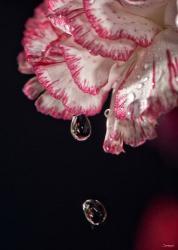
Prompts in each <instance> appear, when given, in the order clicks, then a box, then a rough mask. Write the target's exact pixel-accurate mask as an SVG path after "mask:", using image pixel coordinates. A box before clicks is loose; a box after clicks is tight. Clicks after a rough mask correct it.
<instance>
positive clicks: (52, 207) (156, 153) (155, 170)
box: [0, 0, 178, 250]
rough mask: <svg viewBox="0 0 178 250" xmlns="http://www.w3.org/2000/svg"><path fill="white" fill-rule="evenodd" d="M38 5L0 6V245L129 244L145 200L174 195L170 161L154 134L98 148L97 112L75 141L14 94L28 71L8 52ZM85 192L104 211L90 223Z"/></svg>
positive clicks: (175, 174) (176, 185)
mask: <svg viewBox="0 0 178 250" xmlns="http://www.w3.org/2000/svg"><path fill="white" fill-rule="evenodd" d="M38 3H40V1H35V0H33V1H32V0H28V1H27V0H25V1H20V0H19V1H18V0H11V1H10V0H4V1H1V4H0V6H1V7H0V8H1V14H0V18H1V22H0V25H1V29H0V37H1V38H0V40H1V43H2V44H1V47H0V49H1V50H0V55H1V61H0V63H1V64H0V66H1V67H0V68H1V86H2V88H1V101H2V105H1V127H2V128H1V140H0V143H1V165H0V229H1V232H0V249H11V250H12V249H23V250H28V249H30V250H32V249H38V250H43V249H50V250H53V249H61V250H73V249H77V250H80V249H86V250H88V249H90V250H91V249H92V250H96V249H99V250H100V249H101V250H106V249H107V250H117V249H122V250H132V249H133V250H134V241H135V235H136V230H137V228H138V225H139V221H140V218H141V216H142V214H143V212H144V209H145V208H146V206H147V204H149V202H150V201H151V200H152V198H154V197H156V196H159V195H175V196H176V197H178V169H177V166H178V161H177V160H176V157H175V155H174V157H173V156H172V155H170V154H166V151H165V150H162V149H161V150H160V148H159V147H157V145H158V144H159V143H158V140H155V141H154V142H152V143H146V144H145V145H144V146H142V147H139V148H136V149H132V148H129V147H128V148H126V149H127V153H126V154H122V155H120V156H112V155H108V154H105V153H104V152H103V150H102V142H103V139H104V133H105V117H104V115H103V113H102V114H100V115H98V116H96V117H94V118H92V119H91V122H92V128H93V134H92V136H91V138H90V139H89V140H88V141H86V142H83V143H79V142H76V141H74V140H73V138H72V137H71V135H70V131H69V127H70V123H69V122H64V121H60V120H55V119H52V118H50V117H46V116H44V115H41V114H40V113H38V112H36V110H35V107H34V105H33V103H32V102H30V101H28V100H27V99H26V97H25V96H24V95H23V94H22V91H21V88H22V86H23V84H24V83H25V82H26V81H27V80H28V78H29V77H28V76H24V75H22V74H20V73H18V71H17V63H16V57H17V54H18V52H19V51H21V49H22V48H21V45H20V42H21V38H22V32H23V28H24V23H25V21H26V19H27V18H28V17H30V16H31V15H32V13H33V9H34V7H35V6H36V5H37V4H38ZM106 107H107V106H106ZM177 124H178V123H177ZM165 133H166V131H165ZM168 143H170V145H171V144H172V141H169V142H168ZM174 145H175V148H174V149H176V147H177V146H178V145H177V144H174ZM177 150H178V147H177ZM89 198H93V199H95V198H96V199H98V200H100V201H102V202H103V204H104V205H105V207H106V209H107V211H108V218H107V220H106V222H105V223H104V224H103V225H102V226H100V227H98V228H96V229H91V227H90V225H89V223H88V222H87V221H86V220H85V217H84V215H83V212H82V203H83V202H84V201H85V200H86V199H89ZM150 250H151V249H150Z"/></svg>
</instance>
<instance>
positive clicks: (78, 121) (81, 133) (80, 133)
mask: <svg viewBox="0 0 178 250" xmlns="http://www.w3.org/2000/svg"><path fill="white" fill-rule="evenodd" d="M70 131H71V134H72V136H73V137H74V138H75V139H76V140H77V141H85V140H87V139H88V138H89V137H90V135H91V124H90V120H89V119H88V117H86V116H85V115H78V116H73V118H72V121H71V126H70Z"/></svg>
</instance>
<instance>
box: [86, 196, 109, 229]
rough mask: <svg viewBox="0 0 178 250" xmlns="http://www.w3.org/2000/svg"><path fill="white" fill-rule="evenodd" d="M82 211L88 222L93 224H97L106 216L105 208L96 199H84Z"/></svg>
mask: <svg viewBox="0 0 178 250" xmlns="http://www.w3.org/2000/svg"><path fill="white" fill-rule="evenodd" d="M83 212H84V214H85V217H86V219H87V220H88V222H90V224H92V225H94V226H99V225H100V224H102V223H103V222H104V221H105V220H106V218H107V212H106V209H105V207H104V206H103V204H102V203H101V202H100V201H98V200H86V201H85V202H84V203H83Z"/></svg>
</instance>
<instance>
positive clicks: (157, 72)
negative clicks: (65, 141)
mask: <svg viewBox="0 0 178 250" xmlns="http://www.w3.org/2000/svg"><path fill="white" fill-rule="evenodd" d="M177 28H178V18H177V1H176V0H48V1H45V2H43V3H42V4H41V5H40V6H39V7H37V9H36V10H35V13H34V17H33V18H31V19H29V20H28V21H27V23H26V28H25V32H24V38H23V47H24V52H21V53H20V55H19V57H18V62H19V70H20V71H21V72H22V73H24V74H34V75H35V76H33V78H32V79H30V80H29V81H28V82H27V83H26V84H25V86H24V88H23V92H24V93H25V95H26V96H27V97H28V98H29V99H31V100H35V105H36V107H37V110H38V111H40V112H42V113H44V114H47V115H50V116H52V117H54V118H57V119H58V118H61V119H66V120H70V119H72V117H73V116H77V115H86V116H93V115H96V114H97V113H99V112H101V110H102V107H103V104H104V102H105V100H106V99H107V97H108V94H109V93H110V92H112V97H111V104H110V108H109V112H108V114H107V122H106V127H107V128H106V135H105V140H104V146H103V147H104V150H105V151H106V152H109V153H113V154H119V153H121V152H123V151H124V149H123V144H128V145H131V146H133V147H136V146H139V145H141V144H143V143H144V142H145V141H146V140H149V139H153V138H155V136H156V131H155V126H156V124H157V120H158V118H159V117H160V115H162V114H164V113H167V112H169V111H170V110H171V109H173V108H174V107H176V106H177V105H178V95H177V94H178V33H177Z"/></svg>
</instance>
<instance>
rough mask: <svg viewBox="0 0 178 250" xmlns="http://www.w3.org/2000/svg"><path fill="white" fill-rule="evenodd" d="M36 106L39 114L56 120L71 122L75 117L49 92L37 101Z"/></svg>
mask: <svg viewBox="0 0 178 250" xmlns="http://www.w3.org/2000/svg"><path fill="white" fill-rule="evenodd" d="M35 106H36V108H37V110H38V111H39V112H41V113H43V114H45V115H50V116H52V117H53V118H56V119H64V120H71V119H72V117H73V114H72V113H70V112H69V111H68V110H67V109H66V107H65V106H64V105H63V104H62V103H61V102H60V101H59V100H56V99H55V98H54V97H52V96H50V95H49V94H48V92H45V93H44V94H42V95H41V96H40V97H39V98H38V99H37V100H36V102H35Z"/></svg>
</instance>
